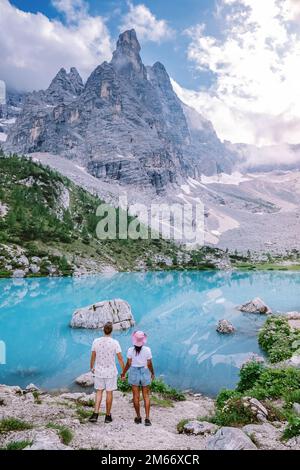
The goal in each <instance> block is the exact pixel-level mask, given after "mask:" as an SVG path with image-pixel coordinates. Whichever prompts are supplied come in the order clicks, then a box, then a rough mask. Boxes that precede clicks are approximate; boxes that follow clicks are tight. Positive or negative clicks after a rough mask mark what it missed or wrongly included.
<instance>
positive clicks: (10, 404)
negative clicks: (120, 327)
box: [0, 385, 300, 450]
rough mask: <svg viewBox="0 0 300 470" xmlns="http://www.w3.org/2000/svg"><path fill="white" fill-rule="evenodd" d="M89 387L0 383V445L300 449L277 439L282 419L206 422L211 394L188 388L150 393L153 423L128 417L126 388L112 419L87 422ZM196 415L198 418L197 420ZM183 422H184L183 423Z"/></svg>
mask: <svg viewBox="0 0 300 470" xmlns="http://www.w3.org/2000/svg"><path fill="white" fill-rule="evenodd" d="M93 400H94V393H92V394H87V393H49V392H42V391H39V390H37V389H34V387H32V388H29V389H27V390H25V391H24V390H21V389H20V387H11V386H6V385H0V404H1V406H0V447H1V448H2V449H16V448H20V450H21V448H22V447H23V448H24V449H26V450H89V449H93V450H96V449H97V450H127V449H133V450H137V449H143V450H152V449H153V450H154V449H155V450H172V449H174V450H175V449H176V450H184V449H187V450H188V449H193V450H229V449H231V450H239V449H240V450H248V449H252V450H257V449H265V450H291V449H293V450H300V437H294V438H292V439H289V440H287V441H282V433H283V431H284V428H285V426H286V423H283V422H279V421H275V422H272V423H270V422H268V421H267V420H265V422H261V423H258V424H249V425H246V426H241V427H228V426H224V427H222V426H218V425H214V424H211V423H209V422H207V421H206V420H207V419H208V418H209V417H212V416H213V414H214V412H215V402H214V400H213V399H211V398H208V397H205V396H202V395H201V394H196V395H194V394H191V393H189V394H187V395H186V400H185V401H182V402H175V401H174V402H171V403H168V406H167V405H166V403H164V402H163V401H160V400H159V397H158V396H157V395H156V394H153V396H152V402H153V406H152V422H153V426H152V427H151V428H147V427H145V426H143V425H136V424H135V423H134V422H133V417H134V413H133V406H132V399H131V394H130V393H124V392H120V391H118V392H116V393H115V398H114V404H113V413H112V414H113V422H112V423H111V424H104V418H103V417H102V416H101V417H100V419H99V422H98V423H97V424H91V423H89V422H88V416H89V414H90V413H91V410H92V408H91V406H92V405H93ZM103 411H104V409H102V412H103ZM200 420H201V421H200ZM182 423H184V424H183V427H182Z"/></svg>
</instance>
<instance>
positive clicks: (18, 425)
mask: <svg viewBox="0 0 300 470" xmlns="http://www.w3.org/2000/svg"><path fill="white" fill-rule="evenodd" d="M32 427H33V426H32V424H30V423H27V422H26V421H21V420H19V419H16V418H5V419H2V420H1V421H0V434H4V433H6V432H10V431H25V430H26V429H32Z"/></svg>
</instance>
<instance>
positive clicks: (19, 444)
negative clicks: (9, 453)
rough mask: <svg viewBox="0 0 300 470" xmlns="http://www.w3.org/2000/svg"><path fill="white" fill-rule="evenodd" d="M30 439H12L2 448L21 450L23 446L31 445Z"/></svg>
mask: <svg viewBox="0 0 300 470" xmlns="http://www.w3.org/2000/svg"><path fill="white" fill-rule="evenodd" d="M31 445H32V441H13V442H10V443H9V444H7V446H6V447H4V448H3V449H2V450H23V449H25V447H28V446H31Z"/></svg>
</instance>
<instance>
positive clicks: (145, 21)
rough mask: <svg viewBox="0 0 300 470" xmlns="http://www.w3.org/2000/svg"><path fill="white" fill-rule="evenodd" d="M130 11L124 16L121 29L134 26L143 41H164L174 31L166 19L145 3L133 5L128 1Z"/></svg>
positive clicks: (171, 35)
mask: <svg viewBox="0 0 300 470" xmlns="http://www.w3.org/2000/svg"><path fill="white" fill-rule="evenodd" d="M128 7H129V11H128V13H127V14H126V15H125V16H124V18H123V21H122V24H121V25H120V28H119V29H120V31H121V32H123V31H125V30H127V29H132V28H134V29H135V31H136V33H137V36H138V39H139V40H141V41H152V42H158V43H159V42H162V41H164V40H167V39H170V38H171V37H173V35H174V31H173V30H172V29H171V28H170V27H169V25H168V23H167V22H166V21H165V20H159V19H157V18H156V17H155V15H154V14H153V13H152V12H151V11H150V10H149V8H147V7H146V6H145V5H143V4H139V5H133V4H132V3H131V2H128Z"/></svg>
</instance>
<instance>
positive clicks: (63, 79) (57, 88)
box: [46, 67, 84, 100]
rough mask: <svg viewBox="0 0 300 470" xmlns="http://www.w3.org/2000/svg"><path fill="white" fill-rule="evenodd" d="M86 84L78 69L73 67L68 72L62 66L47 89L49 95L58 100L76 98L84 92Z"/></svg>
mask: <svg viewBox="0 0 300 470" xmlns="http://www.w3.org/2000/svg"><path fill="white" fill-rule="evenodd" d="M83 88H84V86H83V81H82V78H81V76H80V75H79V73H78V71H77V69H76V68H75V67H72V68H71V69H70V72H69V73H68V72H67V71H66V69H65V68H63V67H62V68H61V69H60V70H59V72H58V73H57V74H56V75H55V77H54V78H53V80H52V82H51V83H50V86H49V88H48V90H47V92H46V93H47V95H48V96H49V97H52V98H53V99H57V100H65V99H66V98H68V99H72V98H76V97H77V96H78V95H80V93H81V92H82V90H83Z"/></svg>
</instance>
